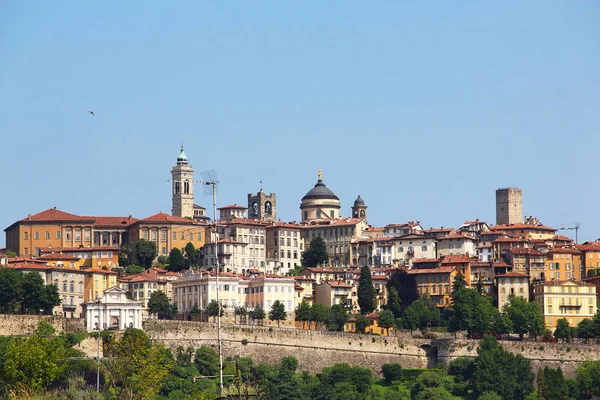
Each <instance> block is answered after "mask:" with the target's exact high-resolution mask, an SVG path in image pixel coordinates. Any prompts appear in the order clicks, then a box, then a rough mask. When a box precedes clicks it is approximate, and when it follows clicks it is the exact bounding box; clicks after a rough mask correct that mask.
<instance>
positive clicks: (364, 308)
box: [357, 265, 377, 314]
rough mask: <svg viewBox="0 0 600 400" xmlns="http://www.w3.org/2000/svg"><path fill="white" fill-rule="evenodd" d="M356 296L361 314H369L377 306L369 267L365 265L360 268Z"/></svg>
mask: <svg viewBox="0 0 600 400" xmlns="http://www.w3.org/2000/svg"><path fill="white" fill-rule="evenodd" d="M357 297H358V306H359V307H360V313H361V314H369V313H371V312H373V310H375V308H377V293H376V292H375V288H374V287H373V280H372V279H371V269H370V268H369V267H368V266H367V265H365V266H363V267H362V268H361V269H360V280H359V281H358V291H357Z"/></svg>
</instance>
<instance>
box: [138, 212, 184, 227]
mask: <svg viewBox="0 0 600 400" xmlns="http://www.w3.org/2000/svg"><path fill="white" fill-rule="evenodd" d="M139 222H169V223H182V222H183V223H186V224H193V223H194V221H192V220H190V219H187V218H183V217H174V216H172V215H169V214H165V213H164V212H159V213H158V214H154V215H151V216H149V217H147V218H144V219H142V220H140V221H139Z"/></svg>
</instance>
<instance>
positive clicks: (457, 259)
mask: <svg viewBox="0 0 600 400" xmlns="http://www.w3.org/2000/svg"><path fill="white" fill-rule="evenodd" d="M471 261H472V259H471V257H469V256H468V255H466V254H459V255H447V256H445V257H444V258H443V259H442V264H454V263H468V262H471Z"/></svg>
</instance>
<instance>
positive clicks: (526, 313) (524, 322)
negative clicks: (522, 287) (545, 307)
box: [504, 297, 546, 339]
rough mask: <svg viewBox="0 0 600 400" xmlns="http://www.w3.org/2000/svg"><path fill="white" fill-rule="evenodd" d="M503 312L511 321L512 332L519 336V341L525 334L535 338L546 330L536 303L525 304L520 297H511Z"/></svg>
mask: <svg viewBox="0 0 600 400" xmlns="http://www.w3.org/2000/svg"><path fill="white" fill-rule="evenodd" d="M504 311H505V312H506V313H507V314H508V316H509V318H510V320H511V321H512V324H513V331H514V332H515V333H518V334H519V338H520V339H523V335H525V334H528V335H529V336H531V337H534V338H537V337H538V336H540V335H542V334H543V333H544V331H545V330H546V324H545V323H544V317H543V315H542V311H541V309H540V305H539V304H538V303H537V302H527V301H526V300H525V299H523V298H522V297H511V298H510V303H509V304H507V305H506V306H505V307H504Z"/></svg>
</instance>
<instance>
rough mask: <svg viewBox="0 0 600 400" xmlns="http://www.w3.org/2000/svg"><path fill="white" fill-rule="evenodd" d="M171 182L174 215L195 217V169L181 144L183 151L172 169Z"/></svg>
mask: <svg viewBox="0 0 600 400" xmlns="http://www.w3.org/2000/svg"><path fill="white" fill-rule="evenodd" d="M171 183H173V197H172V199H173V201H172V204H173V209H172V210H171V213H172V214H173V216H174V217H181V218H193V217H194V169H193V168H192V166H191V165H189V164H188V159H187V156H186V155H185V153H184V151H183V145H181V152H180V153H179V157H177V164H175V165H174V166H173V169H172V170H171Z"/></svg>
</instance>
